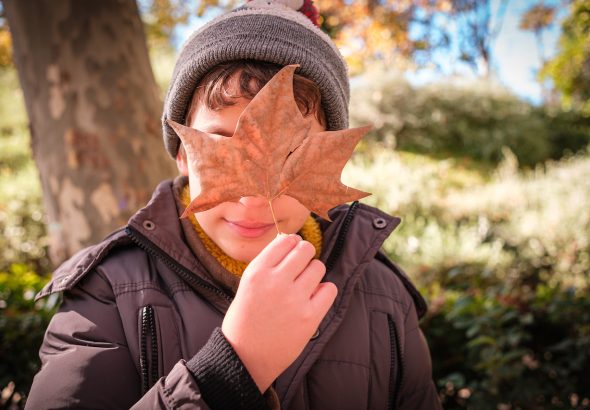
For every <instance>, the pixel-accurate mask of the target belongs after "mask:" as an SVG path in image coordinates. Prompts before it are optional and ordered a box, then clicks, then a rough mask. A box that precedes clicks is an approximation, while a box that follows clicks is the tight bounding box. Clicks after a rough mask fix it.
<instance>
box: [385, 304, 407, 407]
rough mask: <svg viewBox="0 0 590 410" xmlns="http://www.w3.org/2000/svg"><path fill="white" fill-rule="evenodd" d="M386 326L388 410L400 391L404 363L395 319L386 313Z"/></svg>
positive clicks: (392, 405)
mask: <svg viewBox="0 0 590 410" xmlns="http://www.w3.org/2000/svg"><path fill="white" fill-rule="evenodd" d="M387 327H388V329H389V348H390V356H389V357H390V364H389V389H388V390H389V394H388V396H387V397H388V398H389V402H388V403H387V409H388V410H394V409H395V408H396V402H397V398H398V397H397V396H398V394H399V391H400V387H401V385H402V380H403V375H404V374H403V370H404V363H403V358H402V354H401V347H400V341H399V333H398V332H397V327H396V325H395V321H394V320H393V318H392V317H391V316H389V315H387Z"/></svg>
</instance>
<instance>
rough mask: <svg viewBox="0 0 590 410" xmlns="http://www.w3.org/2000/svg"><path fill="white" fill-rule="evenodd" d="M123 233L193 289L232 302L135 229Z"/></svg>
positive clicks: (129, 227) (227, 296)
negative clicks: (199, 289)
mask: <svg viewBox="0 0 590 410" xmlns="http://www.w3.org/2000/svg"><path fill="white" fill-rule="evenodd" d="M125 232H126V233H127V235H129V237H130V238H131V239H132V240H133V242H135V243H136V244H137V245H138V246H139V247H140V248H141V249H143V250H145V251H146V252H147V253H149V254H150V255H152V256H154V257H156V258H158V259H160V260H161V261H162V262H164V264H165V265H166V266H168V267H169V268H170V269H172V270H173V271H174V272H176V274H178V276H180V277H181V278H182V279H183V280H184V281H186V282H187V283H188V284H189V285H192V286H193V288H202V289H206V290H209V291H212V292H214V293H215V294H216V295H218V296H220V297H222V298H223V299H225V300H227V301H228V302H229V303H231V302H232V301H233V297H231V296H229V295H228V294H227V293H225V292H224V291H222V290H221V289H219V288H217V287H215V286H213V285H210V284H209V283H207V282H205V281H204V280H203V279H201V278H199V277H198V276H197V275H195V274H194V273H193V272H191V271H190V270H188V269H186V268H185V267H184V266H182V265H181V264H179V263H178V262H176V261H175V260H174V259H172V257H170V256H169V255H168V254H166V253H165V252H164V251H162V250H161V249H160V248H158V247H157V246H156V245H154V244H153V243H152V242H151V241H150V240H149V239H147V238H146V237H145V236H144V235H143V234H142V233H140V232H139V231H138V230H137V229H135V228H132V227H131V226H127V228H125Z"/></svg>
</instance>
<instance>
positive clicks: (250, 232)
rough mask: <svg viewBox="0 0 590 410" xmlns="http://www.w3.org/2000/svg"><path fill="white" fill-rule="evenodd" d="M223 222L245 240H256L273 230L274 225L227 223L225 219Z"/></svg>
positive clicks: (247, 222)
mask: <svg viewBox="0 0 590 410" xmlns="http://www.w3.org/2000/svg"><path fill="white" fill-rule="evenodd" d="M225 222H226V223H227V225H228V226H229V228H230V229H232V230H233V231H234V232H236V233H237V234H238V235H240V236H243V237H246V238H258V237H259V236H262V235H264V234H265V233H266V232H268V231H269V230H270V229H273V228H274V226H275V224H274V223H267V222H258V221H247V220H241V221H229V220H227V219H225Z"/></svg>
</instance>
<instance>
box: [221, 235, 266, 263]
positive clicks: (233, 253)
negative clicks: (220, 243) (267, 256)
mask: <svg viewBox="0 0 590 410" xmlns="http://www.w3.org/2000/svg"><path fill="white" fill-rule="evenodd" d="M271 241H272V238H270V239H269V240H266V239H265V238H258V239H241V240H240V241H235V242H232V243H230V244H225V245H226V246H224V247H222V249H223V251H224V252H225V254H226V255H227V256H229V257H230V258H232V259H235V260H237V261H240V262H246V263H250V262H252V260H253V259H254V258H255V257H256V256H257V255H258V254H259V253H260V252H262V250H263V249H264V248H265V247H266V245H268V244H269V243H270V242H271Z"/></svg>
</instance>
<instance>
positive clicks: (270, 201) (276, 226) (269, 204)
mask: <svg viewBox="0 0 590 410" xmlns="http://www.w3.org/2000/svg"><path fill="white" fill-rule="evenodd" d="M268 206H270V213H271V214H272V220H273V221H274V223H275V228H277V234H278V235H280V234H281V231H280V230H279V224H278V223H277V218H276V217H275V211H274V210H273V209H272V199H269V200H268Z"/></svg>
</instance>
